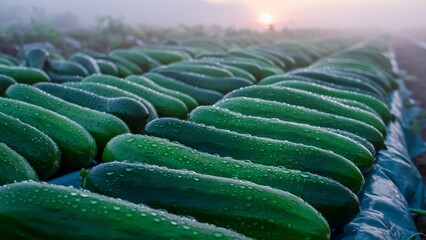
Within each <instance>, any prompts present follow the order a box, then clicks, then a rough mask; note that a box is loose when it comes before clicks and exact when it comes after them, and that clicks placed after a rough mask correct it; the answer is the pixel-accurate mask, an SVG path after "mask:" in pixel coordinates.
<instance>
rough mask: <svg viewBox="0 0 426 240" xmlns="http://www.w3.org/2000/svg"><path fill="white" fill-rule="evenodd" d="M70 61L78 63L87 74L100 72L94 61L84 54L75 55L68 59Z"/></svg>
mask: <svg viewBox="0 0 426 240" xmlns="http://www.w3.org/2000/svg"><path fill="white" fill-rule="evenodd" d="M69 60H70V61H73V62H76V63H80V64H81V65H82V66H83V67H84V68H85V69H86V70H87V72H88V73H89V74H99V73H101V70H100V69H99V66H98V64H97V63H96V59H94V58H93V57H91V56H89V55H87V54H84V53H75V54H73V55H72V56H71V57H70V58H69Z"/></svg>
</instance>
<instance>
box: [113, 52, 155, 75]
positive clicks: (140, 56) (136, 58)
mask: <svg viewBox="0 0 426 240" xmlns="http://www.w3.org/2000/svg"><path fill="white" fill-rule="evenodd" d="M110 55H113V56H119V57H122V58H125V59H127V60H129V61H131V62H133V63H135V64H137V65H138V66H139V67H140V68H142V70H143V71H149V70H151V69H153V68H156V67H158V66H160V65H161V63H159V62H158V61H157V60H155V59H153V58H151V57H149V56H148V55H146V54H145V53H143V52H140V51H136V50H132V49H116V50H113V51H111V52H110Z"/></svg>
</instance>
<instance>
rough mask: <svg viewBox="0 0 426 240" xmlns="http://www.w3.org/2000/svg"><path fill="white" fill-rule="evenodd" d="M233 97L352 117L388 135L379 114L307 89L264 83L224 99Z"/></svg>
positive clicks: (242, 89)
mask: <svg viewBox="0 0 426 240" xmlns="http://www.w3.org/2000/svg"><path fill="white" fill-rule="evenodd" d="M232 97H251V98H260V99H264V100H270V101H277V102H283V103H287V104H292V105H295V106H302V107H306V108H310V109H314V110H318V111H321V112H325V113H330V114H334V115H339V116H342V117H347V118H352V119H355V120H358V121H361V122H364V123H366V124H369V125H371V126H373V127H375V128H376V129H377V130H379V131H380V133H382V135H383V136H386V126H385V124H384V122H383V121H382V119H381V118H379V117H378V116H377V115H375V114H372V113H369V112H367V111H364V110H361V109H359V108H353V107H349V106H346V105H343V104H341V103H339V102H335V101H332V100H330V99H327V98H324V97H321V95H318V94H313V93H310V92H307V91H303V90H298V89H294V88H287V87H275V86H274V85H270V86H265V85H263V86H252V87H246V88H241V89H238V90H235V91H233V92H231V93H229V94H227V95H225V96H224V97H223V99H226V98H232Z"/></svg>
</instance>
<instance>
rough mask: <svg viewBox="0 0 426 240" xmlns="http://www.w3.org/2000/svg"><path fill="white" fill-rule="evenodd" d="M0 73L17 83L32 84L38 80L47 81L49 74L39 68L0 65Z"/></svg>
mask: <svg viewBox="0 0 426 240" xmlns="http://www.w3.org/2000/svg"><path fill="white" fill-rule="evenodd" d="M0 75H6V76H8V77H11V78H13V79H14V80H15V81H16V82H18V83H25V84H34V83H38V82H49V81H50V79H49V76H47V74H46V73H45V72H43V71H41V70H39V69H36V68H29V67H14V66H5V65H0Z"/></svg>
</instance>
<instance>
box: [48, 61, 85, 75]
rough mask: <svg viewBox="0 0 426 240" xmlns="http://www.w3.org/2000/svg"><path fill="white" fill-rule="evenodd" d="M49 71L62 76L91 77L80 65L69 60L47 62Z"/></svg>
mask: <svg viewBox="0 0 426 240" xmlns="http://www.w3.org/2000/svg"><path fill="white" fill-rule="evenodd" d="M47 69H48V70H49V71H52V72H54V73H57V74H62V75H77V76H80V77H85V76H87V75H89V73H88V72H87V70H86V69H85V68H84V67H83V66H82V65H81V64H79V63H76V62H73V61H68V60H54V59H48V60H47Z"/></svg>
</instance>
